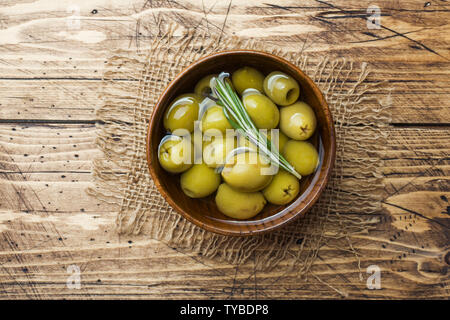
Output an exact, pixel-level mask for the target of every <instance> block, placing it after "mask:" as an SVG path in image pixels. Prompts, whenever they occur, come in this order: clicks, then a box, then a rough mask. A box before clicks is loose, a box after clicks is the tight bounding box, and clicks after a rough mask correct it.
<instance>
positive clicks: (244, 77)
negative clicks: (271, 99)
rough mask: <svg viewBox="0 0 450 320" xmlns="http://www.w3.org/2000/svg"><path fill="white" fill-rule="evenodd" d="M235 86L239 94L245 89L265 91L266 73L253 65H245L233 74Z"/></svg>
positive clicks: (232, 79)
mask: <svg viewBox="0 0 450 320" xmlns="http://www.w3.org/2000/svg"><path fill="white" fill-rule="evenodd" d="M231 81H232V82H233V86H234V88H235V89H236V91H237V92H238V93H239V94H242V93H243V92H244V90H245V89H248V88H253V89H256V90H258V91H259V92H262V91H263V82H264V75H263V74H262V73H261V72H259V71H258V70H256V69H255V68H252V67H243V68H240V69H238V70H236V71H235V72H233V74H232V75H231Z"/></svg>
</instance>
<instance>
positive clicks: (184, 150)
mask: <svg viewBox="0 0 450 320" xmlns="http://www.w3.org/2000/svg"><path fill="white" fill-rule="evenodd" d="M193 157H194V153H193V147H192V143H191V142H190V141H189V139H186V138H184V137H175V136H173V137H172V138H170V139H168V140H166V141H165V142H163V143H162V144H161V146H160V147H159V150H158V158H159V163H160V164H161V167H163V169H164V170H166V171H169V172H172V173H180V172H183V171H186V170H187V169H189V168H190V167H192V163H193V160H194V159H193Z"/></svg>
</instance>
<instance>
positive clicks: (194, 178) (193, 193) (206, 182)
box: [180, 163, 221, 198]
mask: <svg viewBox="0 0 450 320" xmlns="http://www.w3.org/2000/svg"><path fill="white" fill-rule="evenodd" d="M220 180H221V179H220V174H218V173H217V172H216V171H215V170H214V169H212V168H210V167H208V166H207V165H206V164H204V163H201V164H194V165H193V166H192V168H190V169H189V170H188V171H186V172H183V173H182V174H181V177H180V184H181V189H182V190H183V192H184V193H185V194H186V195H187V196H188V197H191V198H203V197H206V196H209V195H210V194H212V193H213V192H214V191H216V190H217V188H218V187H219V184H220Z"/></svg>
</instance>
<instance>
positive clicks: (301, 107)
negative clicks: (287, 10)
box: [158, 66, 319, 220]
mask: <svg viewBox="0 0 450 320" xmlns="http://www.w3.org/2000/svg"><path fill="white" fill-rule="evenodd" d="M215 77H217V74H210V75H206V76H205V77H203V78H201V79H200V80H199V82H198V83H197V84H196V85H195V87H193V92H192V93H185V94H182V95H180V96H178V97H176V98H175V99H174V100H173V101H172V103H171V104H170V105H169V107H168V108H167V110H166V112H165V114H164V119H163V121H164V128H165V129H166V131H167V135H166V136H165V137H164V138H163V139H162V140H161V142H160V145H159V148H158V159H159V163H160V165H161V167H162V168H163V169H164V170H166V171H168V172H170V173H173V174H180V186H181V189H182V190H183V192H184V193H185V194H186V195H187V196H188V197H191V198H203V197H208V196H211V195H213V194H214V193H215V198H214V201H215V203H216V205H217V208H218V209H219V210H220V212H222V213H223V214H225V215H227V216H229V217H231V218H234V219H240V220H242V219H251V218H252V217H254V216H255V215H257V214H258V213H259V212H261V210H262V209H263V208H264V206H265V205H266V204H267V203H271V204H275V205H286V204H288V203H290V202H291V201H293V200H294V199H295V198H296V197H297V196H298V194H299V193H300V182H299V180H298V179H297V178H296V177H295V176H294V175H292V174H291V173H289V172H287V171H285V170H283V169H281V168H280V169H278V168H275V170H274V168H273V165H272V163H271V162H270V161H269V160H268V159H267V158H266V157H265V156H264V155H263V154H262V153H259V152H258V147H257V146H256V145H255V144H253V143H252V142H250V141H249V140H247V138H246V137H244V136H242V135H239V134H238V133H236V132H235V131H234V130H233V126H232V122H233V121H231V123H230V121H228V119H229V118H228V116H227V114H226V112H225V111H224V108H223V107H222V106H221V105H220V103H218V102H217V101H216V100H214V93H213V90H212V89H211V83H212V82H211V80H212V79H214V78H215ZM229 83H230V84H231V85H232V87H233V89H234V90H235V91H236V93H237V94H238V96H239V97H240V99H241V101H242V104H243V106H244V108H245V110H246V112H247V114H248V116H249V117H250V119H251V120H252V122H253V124H254V125H255V126H256V128H258V129H260V130H261V133H262V134H265V135H266V137H267V139H268V140H269V141H270V142H271V144H272V146H274V147H275V148H277V149H278V150H279V152H280V154H281V155H282V156H283V157H284V158H285V159H286V160H287V161H288V162H289V163H290V164H291V165H292V166H293V167H294V168H295V170H296V171H297V172H298V173H299V174H300V175H302V176H306V175H310V174H312V173H314V171H315V170H316V169H317V167H318V165H319V155H318V152H317V150H316V148H315V147H314V145H313V144H312V143H311V142H309V141H308V139H310V138H311V137H312V135H313V134H314V132H315V130H316V127H317V119H316V115H315V113H314V110H313V109H312V108H311V107H310V106H309V105H308V104H307V103H306V102H304V101H301V100H299V97H300V96H301V87H300V86H299V84H298V83H297V81H296V80H295V79H294V78H293V77H291V76H289V75H288V74H285V73H283V72H281V71H273V72H270V73H269V74H267V75H264V74H263V73H262V72H260V71H259V70H256V69H255V68H253V67H248V66H245V67H242V68H239V69H238V70H236V71H235V72H233V73H232V75H231V81H230V82H229Z"/></svg>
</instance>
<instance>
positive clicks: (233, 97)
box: [211, 72, 302, 179]
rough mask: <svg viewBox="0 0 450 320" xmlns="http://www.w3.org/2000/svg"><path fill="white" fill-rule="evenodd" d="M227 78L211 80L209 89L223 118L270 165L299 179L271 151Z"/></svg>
mask: <svg viewBox="0 0 450 320" xmlns="http://www.w3.org/2000/svg"><path fill="white" fill-rule="evenodd" d="M229 76H230V74H228V73H226V72H222V73H221V74H220V75H219V76H218V77H217V78H213V79H212V80H211V88H212V90H213V92H214V94H215V95H216V96H217V97H218V100H219V102H220V104H221V105H222V106H223V107H224V113H225V116H226V117H227V119H228V121H229V122H230V124H231V125H232V126H233V128H235V130H237V131H238V133H239V134H241V135H243V136H244V137H246V138H247V139H248V140H249V141H250V142H252V143H253V144H255V145H256V146H258V148H259V149H260V150H261V152H262V153H263V154H264V155H265V156H266V157H267V158H268V159H269V160H270V162H272V164H274V165H276V166H279V167H281V168H283V169H284V170H286V171H287V172H289V173H291V174H293V175H294V176H296V177H297V178H298V179H301V177H302V176H301V175H300V174H299V173H298V172H297V171H295V169H294V167H293V166H292V165H291V164H290V163H289V162H288V161H287V160H286V159H285V158H284V157H283V156H282V155H281V154H280V153H279V151H278V150H277V148H273V149H274V150H272V146H271V143H270V141H269V139H267V137H266V136H265V135H263V134H262V133H261V132H259V130H258V128H256V126H255V124H254V123H253V121H252V120H251V118H250V116H249V115H248V113H247V110H245V107H244V105H243V104H242V101H241V99H240V98H239V96H238V95H237V94H236V92H235V91H234V89H233V88H232V87H231V85H230V84H229V83H228V82H227V81H225V78H228V77H229Z"/></svg>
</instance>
